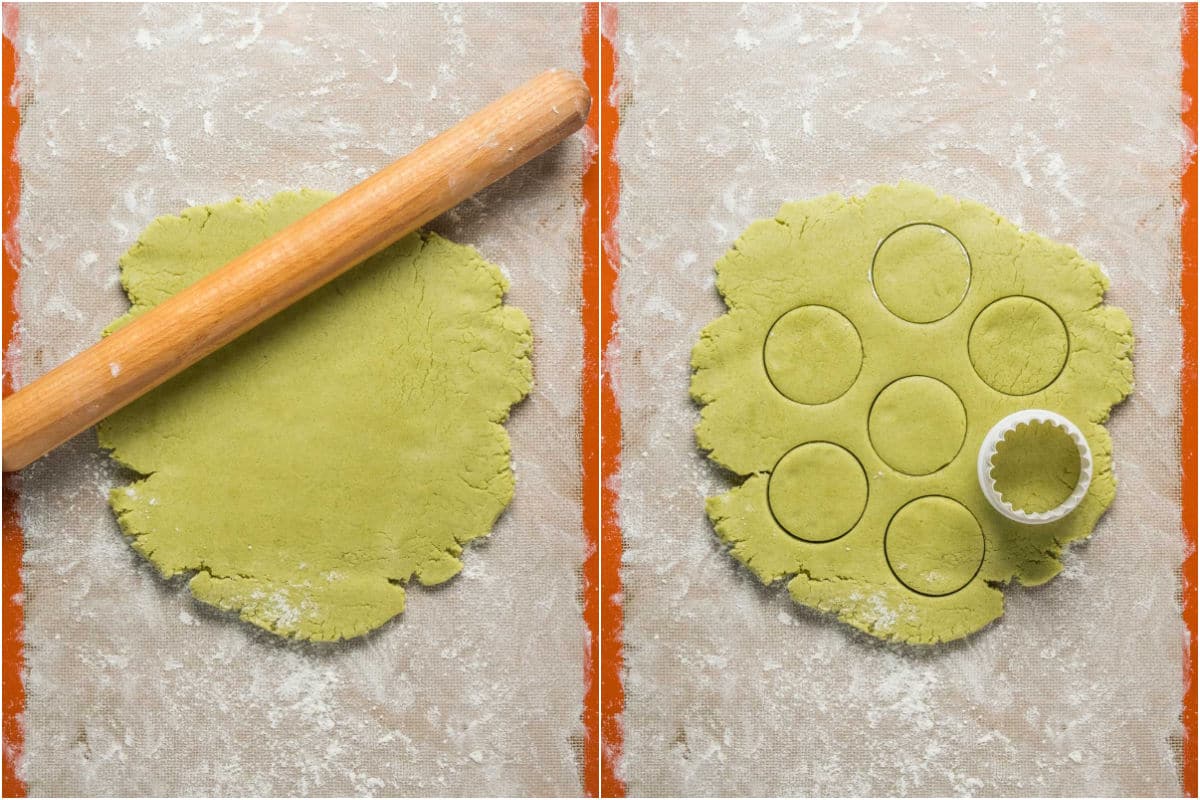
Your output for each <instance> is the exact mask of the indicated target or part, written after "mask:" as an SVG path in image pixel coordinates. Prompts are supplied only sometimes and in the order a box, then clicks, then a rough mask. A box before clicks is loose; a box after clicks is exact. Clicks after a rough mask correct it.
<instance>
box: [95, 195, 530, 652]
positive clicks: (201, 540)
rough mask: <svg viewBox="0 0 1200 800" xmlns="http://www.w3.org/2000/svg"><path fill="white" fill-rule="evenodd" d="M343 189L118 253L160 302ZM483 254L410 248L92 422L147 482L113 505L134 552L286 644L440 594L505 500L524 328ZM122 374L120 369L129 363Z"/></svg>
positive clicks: (162, 233) (159, 233) (229, 216)
mask: <svg viewBox="0 0 1200 800" xmlns="http://www.w3.org/2000/svg"><path fill="white" fill-rule="evenodd" d="M331 197H332V195H328V194H324V193H319V192H312V191H302V192H299V193H283V194H279V195H276V196H275V197H273V198H271V199H270V200H268V201H266V202H262V203H245V202H242V201H241V200H236V201H234V202H231V203H226V204H223V205H213V206H207V207H200V208H190V209H188V210H186V211H184V212H183V214H182V215H181V216H178V217H161V218H159V219H157V220H155V221H154V222H153V223H151V224H150V226H149V227H148V228H147V229H146V230H145V231H144V232H143V233H142V236H141V238H140V239H139V240H138V242H137V243H136V244H135V245H134V246H133V247H132V248H131V249H130V250H129V252H128V253H126V254H125V255H124V257H122V259H121V278H122V283H123V285H124V286H125V291H126V293H127V294H128V295H129V299H130V301H131V302H132V304H133V307H132V309H131V310H130V312H129V314H128V315H126V316H125V317H122V318H121V319H120V320H117V322H115V323H114V324H113V325H112V326H111V327H110V330H113V329H116V328H117V327H119V326H120V325H122V324H123V323H124V322H126V321H128V320H129V319H131V318H133V317H135V316H137V315H138V314H140V313H142V312H143V311H146V310H147V309H149V308H152V307H153V306H155V305H156V304H158V303H160V302H162V301H163V300H165V299H166V298H168V297H170V296H171V295H172V294H174V293H176V292H178V291H180V290H181V289H183V288H184V287H186V286H188V285H189V284H191V283H192V282H194V281H196V280H197V279H198V278H200V277H202V276H204V275H205V274H207V273H209V272H211V271H213V270H214V269H216V268H218V267H220V266H221V265H223V264H225V263H226V262H227V261H229V260H230V259H232V258H233V257H235V256H237V255H239V254H240V253H242V252H244V251H246V250H247V249H249V248H250V247H252V246H253V245H255V244H256V243H258V242H259V241H261V240H263V239H265V238H267V237H268V236H270V235H272V234H273V233H275V232H276V231H278V230H280V229H282V228H284V227H285V226H287V225H288V224H290V223H292V222H294V221H295V220H297V219H299V218H300V217H302V216H304V215H305V214H308V213H309V212H311V211H312V210H314V209H315V208H317V207H318V206H320V205H321V204H323V203H325V202H326V201H328V200H329V199H330V198H331ZM506 289H507V283H506V281H505V280H504V277H503V276H502V275H501V274H500V271H499V270H498V269H497V268H496V267H495V266H493V265H491V264H488V263H487V262H485V261H484V260H483V259H482V258H480V256H479V254H478V253H476V252H475V251H474V250H473V249H471V248H469V247H465V246H462V245H457V244H454V243H452V242H450V241H447V240H446V239H443V238H441V237H439V236H436V235H434V234H413V235H410V236H408V237H406V238H404V239H403V240H401V241H400V242H398V243H396V244H395V245H393V246H392V247H390V248H388V249H387V250H385V251H384V252H382V253H380V254H379V255H376V256H374V257H373V258H371V259H369V260H368V261H366V262H364V263H363V264H361V265H360V266H358V267H356V268H355V269H353V270H352V271H350V272H349V273H347V274H346V275H344V276H343V277H341V278H339V279H338V280H336V281H334V282H333V283H331V284H330V285H328V286H326V287H324V288H323V289H320V290H318V291H317V292H315V293H314V294H312V295H310V296H309V297H308V298H306V299H304V300H302V301H301V302H299V303H297V304H296V305H294V306H292V307H291V308H289V309H287V310H286V311H284V312H282V313H281V314H279V315H278V316H276V317H274V318H272V319H270V320H268V321H267V322H265V323H263V324H262V325H260V326H258V327H257V328H255V329H253V330H252V331H250V332H249V333H247V334H245V335H244V336H242V337H241V338H239V339H237V340H236V341H234V342H233V343H232V344H229V345H227V346H226V347H224V348H222V349H221V350H219V351H218V352H216V353H214V354H213V355H211V356H209V357H208V358H206V359H204V360H203V361H201V362H199V363H198V364H196V365H195V366H193V367H191V368H190V369H188V370H186V371H185V372H183V373H181V374H180V375H179V376H177V377H176V378H174V379H173V380H171V381H169V382H167V383H166V384H164V385H162V386H161V387H159V388H158V389H156V390H154V391H153V392H151V393H150V394H148V395H146V396H144V397H143V398H141V399H140V400H138V401H137V402H135V403H133V404H132V405H130V406H128V407H126V408H125V409H123V410H122V411H120V412H119V413H117V414H115V415H113V416H111V417H109V418H108V419H107V420H105V421H104V422H102V423H101V424H100V426H99V437H100V444H101V445H102V446H103V447H105V448H108V449H110V450H111V451H112V458H113V459H115V460H116V461H118V462H120V463H121V464H123V465H125V466H126V467H129V468H130V469H132V470H134V471H136V472H137V473H140V474H141V475H143V476H145V477H143V478H142V479H141V480H138V481H136V482H134V483H132V484H130V485H128V486H122V487H118V488H116V489H114V490H113V492H112V494H111V496H110V501H109V502H110V505H111V506H112V508H113V510H114V511H115V512H116V514H117V518H118V520H119V522H120V525H121V528H122V529H123V530H124V531H125V533H126V534H128V535H129V536H130V537H132V545H133V548H134V549H135V550H137V551H138V552H139V553H141V554H142V555H144V556H145V557H146V558H148V559H149V560H150V561H151V562H153V563H154V565H155V566H156V567H157V568H158V569H159V571H160V572H161V573H162V574H163V575H164V576H172V575H179V574H190V575H191V579H190V581H189V583H188V585H189V587H190V588H191V591H192V593H193V594H194V595H195V596H196V597H197V598H199V599H200V600H203V601H205V602H207V603H211V604H213V605H215V606H218V607H220V608H222V609H226V610H229V611H235V612H237V613H238V614H240V615H241V618H242V619H244V620H246V621H247V622H250V623H253V624H254V625H258V626H260V627H262V628H265V629H267V630H269V631H271V632H273V633H276V634H279V635H281V636H289V637H295V638H299V639H313V640H336V639H344V638H349V637H353V636H359V635H361V634H364V633H366V632H368V631H370V630H372V629H374V628H378V627H379V626H380V625H383V624H384V623H385V622H387V621H388V620H389V619H391V618H392V617H394V616H395V615H397V614H399V613H400V612H402V611H403V610H404V598H405V591H404V585H405V584H406V583H407V582H408V581H409V580H410V579H411V578H414V577H415V578H416V579H417V580H418V581H419V582H420V583H422V584H424V585H432V584H438V583H442V582H443V581H446V580H448V579H449V578H451V577H452V576H454V575H455V574H456V573H458V571H459V570H460V569H461V568H462V563H461V562H460V561H459V556H460V555H461V553H462V546H463V544H464V543H465V542H467V541H469V540H471V539H474V538H477V537H480V536H484V535H486V534H487V533H488V532H489V530H490V529H491V526H492V524H493V523H494V522H495V521H496V518H497V517H498V516H499V515H500V512H501V511H502V510H503V509H504V507H505V506H507V505H508V503H509V501H510V500H511V499H512V495H513V473H512V469H511V467H510V459H509V454H510V450H509V441H508V435H507V433H506V432H505V430H504V427H503V423H504V421H505V420H506V419H507V417H508V413H509V408H510V407H511V406H512V405H513V404H515V403H517V402H518V401H519V400H520V399H521V398H522V397H524V396H525V395H526V393H528V391H529V389H530V384H531V378H532V371H531V365H530V360H529V354H530V348H531V341H532V336H531V332H530V326H529V321H528V320H527V319H526V317H525V315H524V314H523V313H522V312H521V311H519V310H518V309H516V308H512V307H510V306H506V305H504V304H503V296H504V292H505V291H506ZM118 367H119V365H115V366H114V369H117V368H118Z"/></svg>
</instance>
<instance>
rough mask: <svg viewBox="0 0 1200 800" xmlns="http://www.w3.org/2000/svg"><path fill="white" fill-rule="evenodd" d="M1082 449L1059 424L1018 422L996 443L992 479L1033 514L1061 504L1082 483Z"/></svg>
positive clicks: (1011, 500)
mask: <svg viewBox="0 0 1200 800" xmlns="http://www.w3.org/2000/svg"><path fill="white" fill-rule="evenodd" d="M1079 467H1080V464H1079V448H1077V447H1076V446H1075V442H1074V441H1072V439H1071V437H1070V436H1068V435H1067V432H1066V431H1064V430H1063V429H1062V428H1059V427H1058V426H1057V425H1051V424H1049V423H1046V422H1035V423H1032V424H1025V425H1018V426H1017V428H1016V429H1015V430H1013V431H1011V432H1009V433H1008V434H1007V435H1005V437H1004V438H1003V439H1001V440H1000V442H999V443H998V444H997V445H996V455H995V456H993V457H992V480H994V481H995V482H996V491H998V492H999V493H1000V497H1001V498H1002V499H1003V500H1005V501H1006V502H1008V503H1010V504H1011V505H1012V507H1013V508H1015V509H1017V510H1018V511H1025V512H1027V513H1031V514H1037V513H1041V512H1043V511H1049V510H1050V509H1052V508H1058V507H1059V506H1060V505H1062V504H1063V503H1064V502H1065V501H1066V499H1067V498H1068V497H1070V496H1071V492H1073V491H1074V490H1075V485H1076V484H1077V483H1078V482H1079Z"/></svg>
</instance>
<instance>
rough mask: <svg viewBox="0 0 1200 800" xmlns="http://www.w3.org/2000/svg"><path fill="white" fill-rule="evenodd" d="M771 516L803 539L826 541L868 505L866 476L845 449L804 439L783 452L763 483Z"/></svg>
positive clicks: (841, 531) (854, 521)
mask: <svg viewBox="0 0 1200 800" xmlns="http://www.w3.org/2000/svg"><path fill="white" fill-rule="evenodd" d="M767 503H768V505H769V506H770V509H771V514H772V515H773V516H774V517H775V521H776V522H778V523H779V525H780V527H782V528H783V529H784V530H785V531H787V532H788V533H790V534H791V535H792V536H794V537H796V538H797V539H800V540H802V541H805V542H830V541H833V540H834V539H837V538H838V537H840V536H843V535H845V534H846V533H848V532H849V531H850V529H851V528H853V527H854V526H855V525H856V524H858V520H859V519H860V518H862V515H863V511H864V510H865V509H866V507H867V474H866V472H864V471H863V468H862V464H860V463H859V462H858V459H857V458H855V457H854V455H853V454H852V453H851V452H850V451H849V450H846V449H845V448H844V447H839V446H838V445H836V444H831V443H829V442H809V443H808V444H802V445H800V446H799V447H796V448H793V449H792V450H790V451H788V452H787V453H786V454H785V455H784V456H783V458H781V459H779V462H778V463H777V464H776V465H775V469H773V470H772V471H771V478H770V481H769V482H768V484H767Z"/></svg>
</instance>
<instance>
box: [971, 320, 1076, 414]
mask: <svg viewBox="0 0 1200 800" xmlns="http://www.w3.org/2000/svg"><path fill="white" fill-rule="evenodd" d="M967 347H968V350H969V351H970V354H971V364H972V366H974V368H975V372H977V373H978V374H979V377H980V379H981V380H982V381H983V382H984V383H986V384H987V385H988V386H990V387H992V388H993V389H995V390H996V391H998V392H1004V393H1005V394H1011V395H1027V394H1033V393H1034V392H1039V391H1041V390H1042V389H1045V388H1046V387H1047V386H1049V385H1050V384H1051V383H1053V382H1054V379H1055V378H1057V377H1058V376H1059V374H1060V373H1061V372H1062V369H1063V366H1064V365H1065V364H1066V363H1067V355H1068V352H1069V350H1070V344H1069V340H1068V338H1067V329H1066V327H1064V325H1063V321H1062V318H1060V317H1059V316H1058V314H1057V313H1055V311H1054V309H1052V308H1051V307H1050V306H1048V305H1047V304H1046V303H1043V302H1042V301H1041V300H1036V299H1034V298H1032V297H1020V296H1018V297H1005V298H1002V299H1000V300H997V301H996V302H994V303H992V304H991V305H989V306H988V307H987V308H985V309H984V310H983V311H982V312H980V314H979V316H978V317H977V318H976V319H975V324H974V325H973V326H971V334H970V338H969V340H968V345H967ZM1014 353H1019V354H1020V355H1019V357H1014Z"/></svg>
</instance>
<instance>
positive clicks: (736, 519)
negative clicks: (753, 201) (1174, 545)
mask: <svg viewBox="0 0 1200 800" xmlns="http://www.w3.org/2000/svg"><path fill="white" fill-rule="evenodd" d="M717 287H718V289H719V291H720V292H721V295H722V296H723V297H724V299H725V302H726V304H727V305H728V307H729V310H728V312H727V313H726V314H724V315H723V316H721V317H720V318H718V319H717V320H715V321H714V322H713V323H711V324H710V325H708V326H707V327H706V328H705V329H704V331H703V332H702V333H701V336H700V341H699V342H698V343H697V344H696V346H695V348H694V350H693V352H692V368H693V370H694V372H693V376H692V396H693V398H694V399H695V400H696V402H697V403H699V404H700V405H701V406H702V409H701V415H700V423H699V425H698V426H697V428H696V438H697V443H698V444H699V446H700V448H701V449H702V450H704V451H706V452H707V454H708V457H709V458H710V459H711V460H712V461H714V462H715V463H717V464H719V465H720V466H722V467H724V468H725V469H728V470H729V471H730V472H732V473H733V474H734V475H736V476H738V477H739V482H738V484H737V485H736V486H735V487H734V488H732V489H731V490H730V491H728V492H726V493H724V494H721V495H718V496H716V497H711V498H709V499H708V502H707V510H708V515H709V518H710V519H711V520H712V522H713V526H714V528H715V530H716V533H717V535H718V536H719V537H720V538H721V540H722V541H723V542H725V543H726V544H727V545H728V546H729V548H730V552H731V554H732V555H733V556H734V557H735V558H736V559H738V560H739V561H740V562H742V563H743V564H745V565H746V566H747V567H748V568H749V569H750V570H751V571H752V572H753V573H754V574H755V575H756V576H757V577H758V578H759V579H760V580H762V582H763V583H766V584H774V583H776V582H780V581H787V587H788V591H789V592H790V594H791V596H792V597H793V599H794V600H795V601H796V602H798V603H802V604H804V605H808V606H811V607H813V608H816V609H820V610H822V611H827V612H830V613H832V614H835V615H836V616H837V617H838V618H839V619H841V620H842V621H844V622H846V623H848V624H850V625H852V626H854V627H856V628H858V629H860V630H863V631H866V632H867V633H870V634H872V635H874V636H878V637H880V638H884V639H894V640H900V641H906V642H913V643H932V642H940V641H948V640H951V639H956V638H960V637H963V636H966V635H968V634H970V633H972V632H974V631H977V630H979V629H980V628H982V627H984V626H985V625H987V624H988V623H990V622H992V621H993V620H995V619H996V618H998V617H999V616H1000V615H1001V613H1002V612H1003V593H1002V587H1003V586H1004V585H1005V584H1007V583H1009V582H1011V581H1013V580H1016V581H1018V582H1019V583H1021V584H1024V585H1037V584H1041V583H1044V582H1046V581H1048V580H1050V579H1051V578H1053V577H1054V576H1055V575H1056V574H1058V572H1059V571H1060V570H1061V569H1062V563H1061V561H1060V556H1061V553H1062V549H1063V547H1064V546H1065V545H1066V544H1067V543H1068V542H1071V541H1075V540H1078V539H1081V538H1084V537H1086V536H1087V535H1088V534H1090V533H1091V531H1092V529H1093V527H1094V526H1095V524H1096V522H1097V520H1099V518H1100V516H1101V514H1102V513H1103V512H1104V510H1105V509H1106V508H1107V507H1108V506H1109V504H1110V503H1112V501H1113V499H1114V497H1115V495H1116V482H1115V479H1114V477H1113V473H1112V442H1111V440H1110V439H1109V436H1108V433H1107V432H1106V431H1105V429H1104V427H1103V423H1104V422H1105V421H1106V420H1107V418H1108V415H1109V412H1110V410H1111V408H1112V406H1113V405H1115V404H1117V403H1119V402H1120V401H1121V400H1122V399H1124V398H1125V397H1126V396H1127V395H1128V394H1129V392H1130V391H1131V390H1132V385H1133V366H1132V361H1131V353H1132V348H1133V333H1132V326H1131V324H1130V322H1129V319H1128V317H1127V316H1126V315H1125V314H1124V312H1122V311H1121V310H1120V309H1117V308H1113V307H1111V306H1105V305H1104V304H1103V298H1104V292H1105V290H1106V289H1107V288H1108V280H1107V279H1106V278H1105V276H1104V273H1103V272H1102V271H1101V270H1100V268H1099V267H1098V266H1097V265H1096V264H1093V263H1091V262H1089V261H1087V260H1085V259H1084V258H1083V257H1081V256H1080V255H1079V254H1078V253H1077V252H1075V251H1074V250H1073V249H1071V248H1070V247H1067V246H1065V245H1062V244H1057V243H1055V242H1051V241H1049V240H1047V239H1044V238H1042V237H1040V236H1038V235H1036V234H1033V233H1025V232H1022V231H1020V230H1019V229H1018V228H1017V227H1016V226H1015V225H1013V224H1012V223H1010V222H1008V221H1006V220H1004V219H1003V218H1001V217H1000V216H999V215H997V214H996V213H995V212H993V211H991V210H990V209H988V208H985V207H984V206H982V205H979V204H978V203H973V202H968V201H959V200H956V199H954V198H951V197H945V196H939V195H937V194H935V193H934V192H933V191H932V190H930V189H928V188H925V187H922V186H918V185H915V184H911V183H901V184H900V185H898V186H878V187H875V188H874V189H872V190H871V191H870V192H869V193H867V195H866V196H864V197H853V198H845V197H841V196H837V195H829V196H826V197H821V198H818V199H815V200H810V201H806V202H797V203H788V204H785V205H784V206H783V207H782V209H780V211H779V214H778V215H777V216H776V217H775V218H774V219H769V220H759V221H757V222H754V223H753V224H751V225H750V227H749V228H747V230H746V231H745V232H744V233H743V234H742V235H741V237H740V238H739V239H738V240H737V242H736V243H735V244H734V246H733V248H732V250H730V252H729V253H727V254H726V255H725V256H724V257H723V258H721V259H720V261H719V262H718V263H717ZM1025 408H1042V409H1049V410H1051V411H1056V412H1058V413H1060V414H1062V415H1063V416H1065V417H1067V418H1068V419H1070V420H1072V421H1073V422H1075V424H1076V425H1078V426H1079V427H1080V429H1081V430H1082V431H1083V433H1084V436H1085V437H1086V438H1087V440H1088V443H1089V445H1090V446H1091V449H1092V453H1093V456H1094V461H1095V465H1094V470H1095V471H1094V477H1093V480H1092V484H1091V487H1090V489H1089V490H1088V493H1087V495H1086V496H1085V497H1084V499H1083V502H1082V503H1081V504H1080V506H1079V508H1078V509H1077V510H1075V511H1074V512H1073V513H1071V514H1069V515H1068V516H1067V517H1066V518H1065V519H1063V520H1061V521H1059V522H1055V523H1050V524H1047V525H1036V526H1035V525H1021V524H1019V523H1016V522H1012V521H1010V520H1008V519H1006V518H1005V517H1003V516H1002V515H1000V514H999V513H998V512H996V511H995V510H994V509H992V507H991V506H990V505H989V504H988V502H987V500H986V499H985V497H984V496H983V493H982V491H981V490H980V489H979V484H978V479H977V475H976V456H977V454H978V451H979V446H980V444H981V443H982V441H983V438H984V436H985V435H986V434H987V432H988V430H989V429H990V428H991V426H992V425H993V424H995V423H996V422H998V421H999V420H1000V419H1001V418H1003V417H1005V416H1007V415H1008V414H1010V413H1012V412H1014V411H1018V410H1020V409H1025ZM1067 441H1068V442H1069V441H1070V440H1069V439H1068V440H1067ZM1038 442H1039V447H1035V448H1034V449H1033V455H1032V456H1029V457H1028V458H1027V459H1026V460H1025V461H1022V460H1020V459H1014V460H1012V461H1011V462H1010V463H1011V464H1012V469H1013V471H1012V474H1001V475H999V476H998V479H1000V480H1001V481H1002V482H1003V483H1004V484H1005V487H1006V490H1007V491H1009V492H1011V493H1012V494H1013V496H1014V497H1016V498H1018V499H1020V500H1021V501H1022V502H1029V503H1032V504H1034V505H1037V504H1045V503H1049V502H1050V501H1051V500H1052V499H1053V498H1054V497H1057V496H1058V495H1059V494H1061V491H1062V488H1063V486H1064V484H1065V483H1067V482H1071V485H1072V486H1073V485H1074V484H1073V481H1072V479H1071V477H1070V475H1069V473H1068V472H1067V471H1065V461H1064V458H1065V456H1063V455H1062V452H1061V451H1053V450H1052V448H1051V450H1047V449H1046V448H1044V447H1041V446H1040V444H1045V443H1041V442H1040V440H1038ZM1072 447H1073V445H1072ZM1050 452H1058V456H1057V458H1058V460H1057V461H1056V460H1053V459H1050V460H1046V459H1047V455H1046V454H1047V453H1050ZM1029 459H1033V460H1038V459H1040V461H1039V463H1037V464H1033V463H1031V462H1030V461H1029ZM999 462H1000V458H999V457H997V463H998V464H999ZM1031 467H1037V468H1036V469H1031ZM1068 490H1069V487H1068ZM1006 496H1007V495H1006ZM1054 505H1057V503H1055V504H1054Z"/></svg>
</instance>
